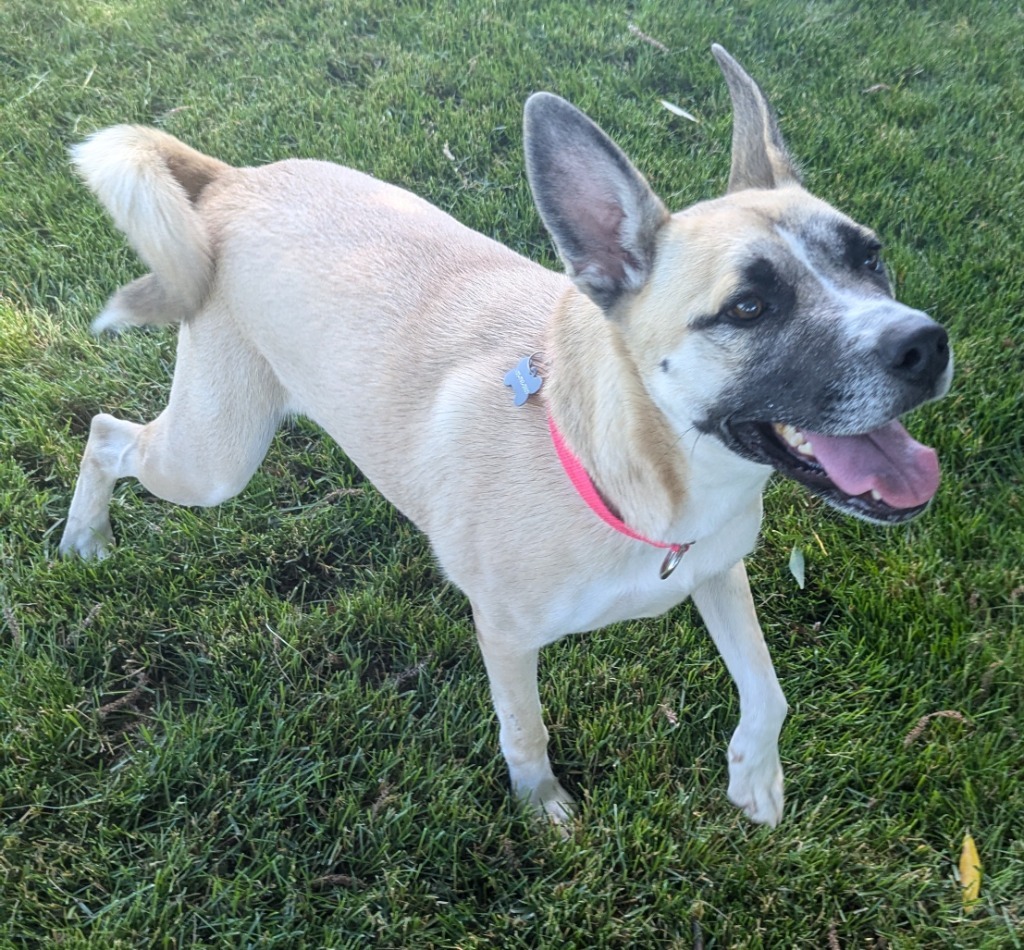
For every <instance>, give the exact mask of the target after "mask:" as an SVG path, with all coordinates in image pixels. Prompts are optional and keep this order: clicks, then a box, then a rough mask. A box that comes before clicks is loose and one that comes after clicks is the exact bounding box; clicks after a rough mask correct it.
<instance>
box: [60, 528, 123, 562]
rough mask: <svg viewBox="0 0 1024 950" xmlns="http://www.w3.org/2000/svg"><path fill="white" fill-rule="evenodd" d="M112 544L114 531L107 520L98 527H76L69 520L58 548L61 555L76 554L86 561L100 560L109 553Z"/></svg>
mask: <svg viewBox="0 0 1024 950" xmlns="http://www.w3.org/2000/svg"><path fill="white" fill-rule="evenodd" d="M113 546H114V532H113V529H112V528H111V527H110V522H109V521H108V522H106V523H105V524H101V525H99V526H98V527H78V528H77V529H76V528H75V526H74V525H72V524H71V523H70V522H69V523H68V526H67V527H66V528H65V529H64V536H63V537H62V538H61V539H60V547H59V548H58V550H59V551H60V555H61V557H74V556H75V555H77V556H78V557H80V558H82V559H83V560H86V561H102V560H103V559H104V558H105V557H108V556H109V555H110V551H111V549H112V548H113Z"/></svg>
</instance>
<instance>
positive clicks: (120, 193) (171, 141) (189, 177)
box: [71, 125, 230, 332]
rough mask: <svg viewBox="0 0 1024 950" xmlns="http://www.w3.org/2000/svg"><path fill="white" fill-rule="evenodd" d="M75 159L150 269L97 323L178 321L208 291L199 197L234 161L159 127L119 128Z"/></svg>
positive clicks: (208, 256) (209, 265) (209, 259)
mask: <svg viewBox="0 0 1024 950" xmlns="http://www.w3.org/2000/svg"><path fill="white" fill-rule="evenodd" d="M71 157H72V161H73V163H74V165H75V168H76V169H77V170H78V173H79V174H80V175H81V176H82V178H84V179H85V182H86V184H87V185H88V186H89V187H90V188H91V189H92V190H93V191H94V192H95V194H96V196H97V197H98V198H99V199H100V201H101V202H102V203H103V205H104V206H105V207H106V209H107V210H108V211H109V212H110V215H111V217H112V218H113V219H114V223H115V224H116V225H117V227H118V228H119V229H120V230H121V231H123V232H124V233H125V235H126V236H127V238H128V240H129V242H130V243H131V245H132V247H133V248H134V249H135V251H136V252H137V253H138V255H139V257H141V258H142V260H143V261H144V262H145V263H146V265H147V266H148V267H149V268H150V269H151V270H152V273H151V274H147V275H146V276H145V277H141V278H139V279H138V280H136V281H133V282H132V283H130V284H128V285H127V286H126V287H123V288H121V290H119V291H118V292H117V293H116V294H114V296H113V297H111V299H110V301H109V302H108V303H107V306H106V308H105V309H104V310H103V312H102V313H101V314H100V315H99V316H98V317H97V318H96V320H95V321H94V322H93V329H94V330H95V331H96V332H100V331H102V330H107V329H115V328H116V327H118V326H121V325H123V324H126V323H133V324H145V323H177V322H180V321H182V320H185V319H187V318H188V317H190V316H191V315H192V314H194V313H195V312H196V311H197V310H198V309H199V307H200V306H201V305H202V303H203V300H204V299H205V297H206V294H207V292H208V291H209V288H210V280H211V276H212V271H213V253H212V248H211V245H210V236H209V234H208V233H207V230H206V226H205V224H204V223H203V220H202V218H201V217H200V215H199V212H198V211H197V210H196V207H195V202H196V199H197V198H198V197H199V195H200V194H201V192H202V190H203V189H204V188H205V187H206V186H207V185H208V184H209V183H210V182H211V181H213V180H214V179H215V178H217V177H218V176H220V175H221V174H223V173H224V172H225V171H227V170H228V168H229V167H230V166H228V165H226V164H224V163H223V162H221V161H218V160H217V159H215V158H210V157H209V156H208V155H203V154H202V153H201V152H197V151H196V150H195V149H192V148H189V147H188V146H187V145H185V144H184V143H183V142H179V141H178V140H177V139H176V138H174V137H173V136H171V135H168V134H167V133H166V132H161V131H159V130H158V129H151V128H145V127H143V126H135V125H116V126H113V127H112V128H109V129H103V130H102V131H101V132H97V133H96V134H95V135H93V136H91V137H90V138H88V139H86V140H85V141H84V142H82V143H81V144H80V145H77V146H75V147H74V148H73V149H72V150H71Z"/></svg>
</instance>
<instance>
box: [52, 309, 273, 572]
mask: <svg viewBox="0 0 1024 950" xmlns="http://www.w3.org/2000/svg"><path fill="white" fill-rule="evenodd" d="M285 406H286V396H285V393H284V391H283V389H282V387H281V385H280V383H279V382H278V380H277V378H276V377H275V376H274V374H273V372H272V371H271V369H270V367H269V366H268V365H267V363H266V362H265V361H264V360H263V358H262V357H261V356H259V354H257V353H256V352H255V351H254V350H253V349H252V348H251V347H250V346H249V344H248V343H247V342H246V341H245V340H243V339H242V338H241V337H240V336H239V335H238V332H237V330H236V329H235V327H234V326H233V324H232V322H231V320H230V318H229V317H228V315H227V314H224V313H218V312H216V308H215V307H208V308H207V309H206V310H205V312H203V313H200V314H197V316H196V318H195V319H194V320H191V321H189V322H188V323H186V324H184V325H182V328H181V330H180V336H179V339H178V357H177V365H176V368H175V374H174V381H173V383H172V385H171V396H170V400H169V401H168V404H167V408H166V409H164V411H163V412H162V413H161V414H160V415H159V416H158V417H157V418H156V419H154V420H153V421H152V422H150V423H149V424H148V425H138V424H136V423H133V422H126V421H124V420H122V419H116V418H115V417H114V416H111V415H107V414H106V413H101V414H100V415H97V416H95V417H94V418H93V420H92V426H91V428H90V432H89V441H88V443H87V445H86V448H85V454H84V455H83V457H82V465H81V470H80V472H79V476H78V482H77V484H76V486H75V494H74V497H73V499H72V501H71V508H70V510H69V512H68V517H67V523H66V525H65V527H64V535H63V537H62V539H61V542H60V551H61V553H62V554H71V553H77V554H80V555H81V556H83V557H86V558H90V557H104V556H105V555H106V554H107V552H108V549H109V547H110V546H111V544H112V541H113V533H112V531H111V528H110V512H109V509H110V499H111V495H112V493H113V490H114V483H115V482H116V481H117V480H118V479H119V478H125V477H129V476H131V477H134V478H137V479H138V480H139V481H140V482H142V484H143V485H144V486H145V487H146V488H147V489H148V490H149V491H151V492H152V493H153V494H154V495H157V496H158V497H160V498H163V499H166V500H167V501H172V502H175V503H176V504H179V505H200V506H211V505H216V504H219V503H220V502H222V501H224V500H226V499H228V498H231V497H232V496H233V495H236V494H238V492H240V491H241V490H242V489H243V488H244V487H245V485H246V484H247V483H248V481H249V479H250V478H251V477H252V474H253V472H254V471H255V470H256V468H257V467H258V466H259V464H260V462H261V461H262V460H263V456H264V455H265V454H266V451H267V446H268V445H269V444H270V440H271V438H273V435H274V432H275V430H276V428H277V426H278V423H279V422H280V420H281V418H282V416H283V415H284V412H285Z"/></svg>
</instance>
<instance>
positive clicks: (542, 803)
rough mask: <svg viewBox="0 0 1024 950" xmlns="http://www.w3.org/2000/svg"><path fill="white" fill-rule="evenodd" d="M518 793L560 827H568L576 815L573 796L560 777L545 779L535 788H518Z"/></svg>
mask: <svg viewBox="0 0 1024 950" xmlns="http://www.w3.org/2000/svg"><path fill="white" fill-rule="evenodd" d="M517 794H518V795H519V797H520V799H521V800H522V801H523V802H525V803H526V804H527V805H529V807H530V808H531V809H533V811H535V812H536V813H537V814H538V815H539V816H540V817H541V818H545V819H547V820H548V821H549V822H551V824H553V825H555V826H557V827H558V828H560V829H562V828H564V829H568V826H569V824H570V823H571V822H572V820H573V818H574V817H575V816H576V807H575V803H574V802H573V797H572V795H570V794H569V793H568V792H567V791H566V790H565V789H564V788H562V786H561V784H560V783H559V782H558V779H555V778H549V779H544V780H543V781H541V782H539V783H538V784H537V785H535V786H534V787H533V788H520V789H517Z"/></svg>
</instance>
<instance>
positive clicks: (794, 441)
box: [774, 422, 814, 458]
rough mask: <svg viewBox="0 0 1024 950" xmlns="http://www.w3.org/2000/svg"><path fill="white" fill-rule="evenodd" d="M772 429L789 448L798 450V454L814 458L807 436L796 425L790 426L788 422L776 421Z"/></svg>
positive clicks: (812, 448)
mask: <svg viewBox="0 0 1024 950" xmlns="http://www.w3.org/2000/svg"><path fill="white" fill-rule="evenodd" d="M774 429H775V431H776V433H778V435H779V437H780V438H781V439H782V440H783V441H784V442H785V443H786V444H787V445H788V446H789V447H790V448H792V449H794V450H796V451H797V452H799V453H800V455H806V456H807V457H809V458H814V447H813V446H812V445H811V443H810V442H808V441H807V436H805V435H804V434H803V433H802V432H801V431H800V430H799V429H798V428H797V427H796V426H791V425H790V424H789V423H788V422H776V423H775V425H774Z"/></svg>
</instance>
